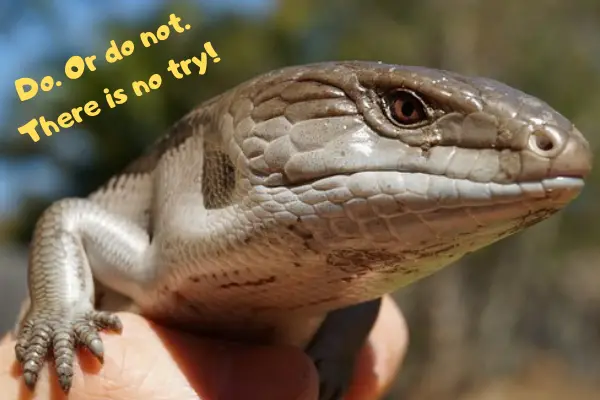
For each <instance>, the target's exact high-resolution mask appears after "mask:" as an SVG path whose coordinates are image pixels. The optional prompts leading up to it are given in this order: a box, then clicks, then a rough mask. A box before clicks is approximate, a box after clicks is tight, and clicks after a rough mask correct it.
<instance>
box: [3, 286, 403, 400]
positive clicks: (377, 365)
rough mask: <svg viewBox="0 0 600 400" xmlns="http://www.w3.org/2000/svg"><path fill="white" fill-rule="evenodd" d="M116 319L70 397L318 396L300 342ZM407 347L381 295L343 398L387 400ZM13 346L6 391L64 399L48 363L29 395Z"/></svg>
mask: <svg viewBox="0 0 600 400" xmlns="http://www.w3.org/2000/svg"><path fill="white" fill-rule="evenodd" d="M119 317H121V318H122V321H123V323H124V326H125V327H126V328H125V329H124V331H123V334H122V335H111V334H103V337H102V338H103V340H104V344H105V359H104V365H103V366H102V365H101V364H100V363H99V362H98V361H96V360H95V359H94V357H93V356H92V355H91V354H88V353H85V352H81V356H80V357H79V361H77V364H76V365H75V375H74V378H73V379H74V381H73V387H72V388H71V392H70V395H69V399H70V400H88V399H89V400H92V399H94V400H95V399H99V398H105V399H110V400H125V399H127V400H130V399H136V398H139V399H149V400H152V399H157V400H158V399H161V400H170V399H173V400H183V399H186V400H187V399H197V398H207V399H212V398H224V399H237V398H247V399H252V398H290V399H299V400H316V399H317V391H318V378H317V372H316V370H315V368H314V366H313V364H312V362H311V360H310V359H309V358H308V357H307V356H306V355H305V354H304V353H303V352H302V351H300V350H298V349H296V348H292V347H248V346H242V345H234V344H226V343H221V342H215V341H210V340H206V339H203V338H198V337H194V336H191V335H188V334H184V333H181V332H176V331H173V330H170V329H166V328H163V327H159V326H157V325H154V324H152V323H151V322H149V321H148V320H146V319H144V318H143V317H140V316H139V315H134V314H127V313H119ZM407 345H408V332H407V328H406V325H405V322H404V319H403V317H402V315H401V313H400V311H399V310H398V308H397V306H396V305H395V304H394V302H393V301H392V300H391V299H389V298H384V302H383V305H382V309H381V312H380V314H379V318H378V320H377V323H376V324H375V327H374V328H373V330H372V331H371V334H370V336H369V340H368V343H367V345H366V346H365V348H364V349H363V351H362V353H361V356H360V359H359V362H358V366H357V369H356V374H355V379H354V382H353V385H352V387H351V389H350V393H349V394H348V396H347V397H346V399H347V400H375V399H380V398H382V396H383V395H384V394H385V391H386V390H387V389H389V387H390V385H391V383H392V382H393V381H394V379H395V378H396V376H397V372H398V368H399V365H400V363H401V361H402V359H403V358H404V354H405V352H406V347H407ZM14 346H15V343H14V341H13V340H11V339H10V338H9V337H5V338H4V339H3V340H2V342H1V344H0V390H1V391H2V393H3V396H2V397H4V398H8V399H49V398H52V399H61V398H63V396H64V395H63V394H62V392H61V390H60V388H59V386H58V383H57V379H56V377H52V379H49V377H48V368H47V367H45V368H44V371H43V372H42V374H41V375H40V378H39V383H38V385H37V387H36V391H35V394H33V395H32V394H30V392H29V391H28V389H27V388H26V387H25V385H24V384H23V382H22V379H21V370H20V367H19V366H18V364H17V363H16V361H14ZM233 382H235V384H234V383H233ZM5 396H6V397H5ZM240 396H241V397H240Z"/></svg>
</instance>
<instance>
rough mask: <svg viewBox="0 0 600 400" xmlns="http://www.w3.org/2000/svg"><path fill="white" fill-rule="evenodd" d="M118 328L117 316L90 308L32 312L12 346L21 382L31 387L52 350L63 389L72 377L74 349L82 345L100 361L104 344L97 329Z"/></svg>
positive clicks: (65, 389)
mask: <svg viewBox="0 0 600 400" xmlns="http://www.w3.org/2000/svg"><path fill="white" fill-rule="evenodd" d="M122 328H123V327H122V324H121V321H120V320H119V318H118V317H117V316H116V315H113V314H111V313H108V312H100V311H94V310H92V311H87V312H84V313H79V314H75V315H73V314H72V313H52V314H51V315H49V314H44V313H41V312H40V313H35V312H33V313H32V314H31V315H30V316H29V317H28V318H27V319H26V320H25V322H24V323H23V325H22V328H21V329H20V331H19V333H18V335H17V344H16V346H15V353H16V357H17V360H18V361H19V363H21V366H22V367H23V379H24V380H25V384H26V385H27V386H28V387H29V388H30V389H32V390H33V388H34V387H35V384H36V382H37V379H38V375H39V373H40V371H41V369H42V367H43V366H44V363H45V362H46V359H47V355H48V352H49V351H50V350H52V355H53V357H54V368H55V369H56V373H57V375H58V381H59V384H60V387H61V388H62V390H63V391H64V392H65V393H67V392H68V391H69V389H70V388H71V383H72V381H73V361H74V358H75V349H76V348H77V347H78V346H83V347H86V348H87V349H89V350H90V352H91V353H92V354H94V356H96V358H98V360H100V361H101V362H102V361H103V357H104V345H103V344H102V339H100V335H99V334H98V332H99V331H100V330H103V329H106V330H111V331H116V332H119V333H120V332H121V330H122Z"/></svg>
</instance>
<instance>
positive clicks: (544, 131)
mask: <svg viewBox="0 0 600 400" xmlns="http://www.w3.org/2000/svg"><path fill="white" fill-rule="evenodd" d="M563 142H564V139H563V137H562V136H561V134H560V133H559V132H558V131H556V130H555V129H552V128H550V127H545V128H541V129H536V130H535V131H533V132H532V133H531V136H530V137H529V148H530V149H531V150H532V151H533V152H535V153H537V154H539V155H541V156H544V157H554V156H556V155H558V153H559V152H560V151H561V149H562V147H563V144H564V143H563Z"/></svg>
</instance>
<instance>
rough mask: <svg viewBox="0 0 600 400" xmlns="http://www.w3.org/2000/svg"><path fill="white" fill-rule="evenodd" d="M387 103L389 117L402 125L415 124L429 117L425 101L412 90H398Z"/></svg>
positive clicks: (389, 97) (390, 96)
mask: <svg viewBox="0 0 600 400" xmlns="http://www.w3.org/2000/svg"><path fill="white" fill-rule="evenodd" d="M386 103H387V111H388V114H389V117H390V118H391V119H392V120H393V121H395V122H397V123H398V124H400V125H402V126H413V125H416V124H419V123H420V122H424V121H425V120H427V118H428V114H427V111H426V105H425V103H423V100H421V99H420V98H419V97H417V96H416V95H415V94H414V93H412V92H409V91H406V90H396V91H394V92H392V93H391V94H390V95H389V96H388V99H387V101H386Z"/></svg>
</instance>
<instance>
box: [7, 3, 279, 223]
mask: <svg viewBox="0 0 600 400" xmlns="http://www.w3.org/2000/svg"><path fill="white" fill-rule="evenodd" d="M5 1H6V2H3V3H2V4H0V15H2V14H4V15H11V16H12V15H13V14H14V15H17V16H18V17H17V18H16V19H10V20H8V19H7V21H9V22H10V24H9V25H10V27H9V28H8V29H6V28H4V29H3V30H0V55H2V58H3V59H4V60H6V61H5V62H4V63H0V121H6V120H7V116H8V115H9V113H11V106H12V105H13V104H14V101H15V100H16V98H17V97H16V96H17V95H16V92H15V87H14V81H15V79H18V78H20V77H22V76H24V73H25V72H26V71H28V70H30V69H31V66H35V65H36V62H38V60H39V59H40V58H41V57H43V56H44V55H45V54H47V52H51V51H56V50H58V49H62V48H67V49H69V50H70V51H82V54H83V53H85V50H86V49H89V48H91V47H93V46H94V40H95V39H96V36H95V35H94V31H95V27H96V26H97V25H98V24H99V23H102V22H103V21H105V20H107V19H111V20H115V19H116V20H122V21H123V23H127V21H128V20H132V19H135V18H139V17H143V16H144V15H145V14H146V13H149V12H152V11H153V10H154V9H155V8H157V7H158V6H160V5H161V4H162V3H163V1H164V0H126V1H124V0H106V1H103V2H100V1H98V2H94V1H81V0H53V1H51V2H49V8H48V9H47V10H44V12H43V13H39V9H38V8H34V7H33V8H28V7H27V6H26V5H23V4H22V3H28V2H29V1H31V0H29V1H24V2H20V0H5ZM196 1H198V2H199V3H201V4H202V5H203V10H205V11H206V12H211V13H219V12H221V11H224V10H227V11H231V10H235V11H236V12H241V13H249V14H264V13H268V12H269V10H271V9H272V7H273V6H274V5H275V1H276V0H196ZM65 10H68V11H65ZM48 13H50V14H51V15H52V18H55V19H57V17H58V16H63V18H64V23H63V24H60V25H59V26H50V25H49V24H46V23H45V22H44V16H46V15H47V14H48ZM0 21H2V17H1V16H0ZM24 122H25V121H24ZM3 128H4V129H0V146H1V145H2V139H6V136H8V135H17V134H18V132H17V127H16V126H15V127H14V128H13V127H11V126H3ZM60 186H61V181H60V175H59V173H58V171H57V170H55V169H52V167H51V166H50V165H48V163H45V162H44V161H43V160H34V161H32V162H27V163H20V164H15V163H14V162H10V161H8V160H3V159H2V158H0V218H1V216H2V215H3V214H5V213H8V212H10V211H11V210H12V209H14V207H16V206H17V204H18V202H19V200H20V199H21V198H22V197H23V196H24V195H26V194H39V195H45V194H48V193H52V191H54V190H56V189H59V188H60Z"/></svg>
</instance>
